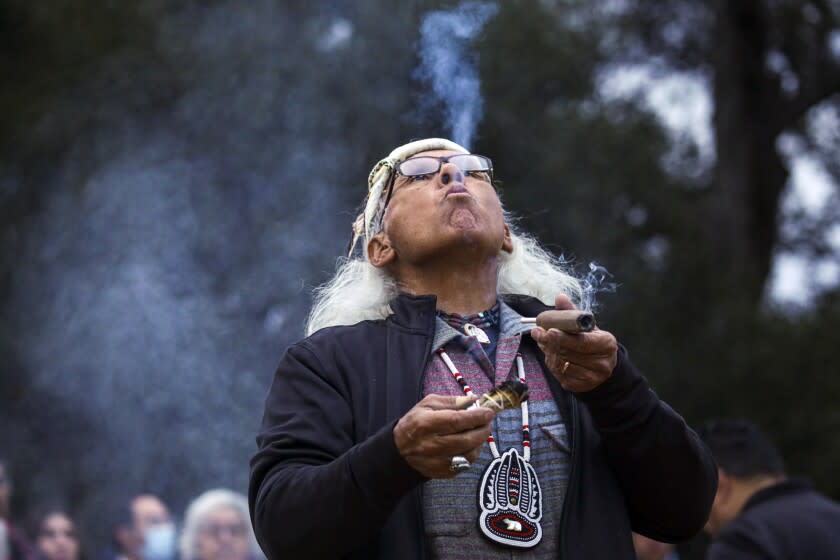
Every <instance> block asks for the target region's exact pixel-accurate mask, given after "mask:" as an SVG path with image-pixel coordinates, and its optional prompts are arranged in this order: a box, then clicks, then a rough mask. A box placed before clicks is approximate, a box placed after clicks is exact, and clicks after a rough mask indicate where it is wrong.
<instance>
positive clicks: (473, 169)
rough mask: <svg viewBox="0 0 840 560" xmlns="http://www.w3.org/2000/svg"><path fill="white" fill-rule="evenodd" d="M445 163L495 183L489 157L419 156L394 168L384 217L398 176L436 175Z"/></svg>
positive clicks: (461, 155)
mask: <svg viewBox="0 0 840 560" xmlns="http://www.w3.org/2000/svg"><path fill="white" fill-rule="evenodd" d="M444 163H451V164H453V165H455V166H456V167H457V168H458V169H460V170H461V172H462V173H463V174H464V175H467V176H470V177H478V178H480V179H483V180H485V181H487V182H488V183H492V182H493V162H492V161H490V158H489V157H487V156H480V155H477V154H455V155H452V156H417V157H413V158H408V159H407V160H405V161H402V162H400V163H398V164H397V165H396V167H395V168H394V169H395V170H396V173H394V175H393V177H391V182H390V183H389V184H388V194H387V195H386V196H385V205H384V206H383V207H382V216H384V215H385V208H387V207H388V202H390V201H391V195H392V194H393V192H394V183H395V182H396V178H397V175H402V176H403V177H412V178H415V179H419V178H423V177H427V176H430V175H435V174H437V173H438V172H439V171H440V168H441V167H442V166H443V164H444Z"/></svg>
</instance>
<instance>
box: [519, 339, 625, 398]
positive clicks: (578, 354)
mask: <svg viewBox="0 0 840 560" xmlns="http://www.w3.org/2000/svg"><path fill="white" fill-rule="evenodd" d="M531 336H532V337H533V339H534V340H535V341H536V342H537V345H539V347H540V350H542V351H543V354H545V365H546V366H547V367H548V369H549V370H551V372H552V373H553V374H554V376H555V377H556V378H557V380H558V381H559V382H560V384H561V385H562V386H563V388H564V389H567V390H569V391H574V392H585V391H591V390H592V389H594V388H595V387H597V386H598V385H600V384H601V383H603V382H604V381H606V380H607V379H608V378H609V377H610V376H611V375H612V372H613V370H614V369H615V365H616V362H617V360H618V342H617V341H616V339H615V337H614V336H613V335H612V334H611V333H609V332H607V331H592V332H588V333H579V334H569V333H566V332H563V331H559V330H557V329H549V330H547V331H546V330H545V329H542V328H539V327H537V328H534V329H532V330H531Z"/></svg>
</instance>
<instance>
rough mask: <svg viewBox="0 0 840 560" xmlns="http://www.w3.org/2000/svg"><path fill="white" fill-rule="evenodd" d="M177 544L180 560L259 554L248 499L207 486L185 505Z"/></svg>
mask: <svg viewBox="0 0 840 560" xmlns="http://www.w3.org/2000/svg"><path fill="white" fill-rule="evenodd" d="M278 530H281V529H280V528H279V527H278ZM179 548H180V552H181V560H253V559H255V558H260V557H262V554H261V553H260V549H259V545H257V539H256V538H255V537H254V531H253V529H252V528H251V520H250V517H249V514H248V499H247V498H246V497H245V496H243V495H242V494H237V493H236V492H232V491H230V490H224V489H217V490H208V491H207V492H205V493H203V494H202V495H200V496H199V497H198V498H196V499H195V500H193V502H192V503H191V504H190V505H189V507H188V508H187V513H186V515H185V516H184V527H183V531H182V532H181V542H180V547H179Z"/></svg>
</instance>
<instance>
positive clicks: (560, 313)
mask: <svg viewBox="0 0 840 560" xmlns="http://www.w3.org/2000/svg"><path fill="white" fill-rule="evenodd" d="M522 323H523V324H528V323H531V324H535V325H537V326H538V327H542V328H544V329H545V330H548V329H557V330H560V331H564V332H567V333H584V332H589V331H591V330H593V329H594V328H595V316H594V315H592V313H590V312H589V311H580V310H577V309H563V310H559V309H553V310H550V311H543V312H542V313H540V314H539V315H537V316H536V317H523V318H522Z"/></svg>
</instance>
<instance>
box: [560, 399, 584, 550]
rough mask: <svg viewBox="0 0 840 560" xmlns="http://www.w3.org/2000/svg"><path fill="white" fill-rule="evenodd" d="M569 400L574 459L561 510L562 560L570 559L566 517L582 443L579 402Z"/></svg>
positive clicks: (572, 458) (575, 480)
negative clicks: (579, 427)
mask: <svg viewBox="0 0 840 560" xmlns="http://www.w3.org/2000/svg"><path fill="white" fill-rule="evenodd" d="M566 395H567V398H568V399H569V404H570V406H569V416H570V418H569V420H570V422H571V424H572V441H571V446H572V457H571V462H572V466H571V469H570V470H569V485H568V486H567V487H566V496H565V498H564V499H563V508H562V509H561V510H560V543H559V544H560V558H568V550H567V548H566V542H567V540H566V537H567V536H568V535H567V533H568V531H567V528H566V517H567V514H568V511H569V496H571V495H572V490H574V489H575V486H574V485H575V482H577V477H576V475H577V466H578V462H579V461H578V448H579V447H580V442H579V441H578V439H579V437H578V426H579V425H580V421H579V419H578V406H579V405H578V402H577V399H576V398H575V397H574V395H572V394H570V393H566Z"/></svg>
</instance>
